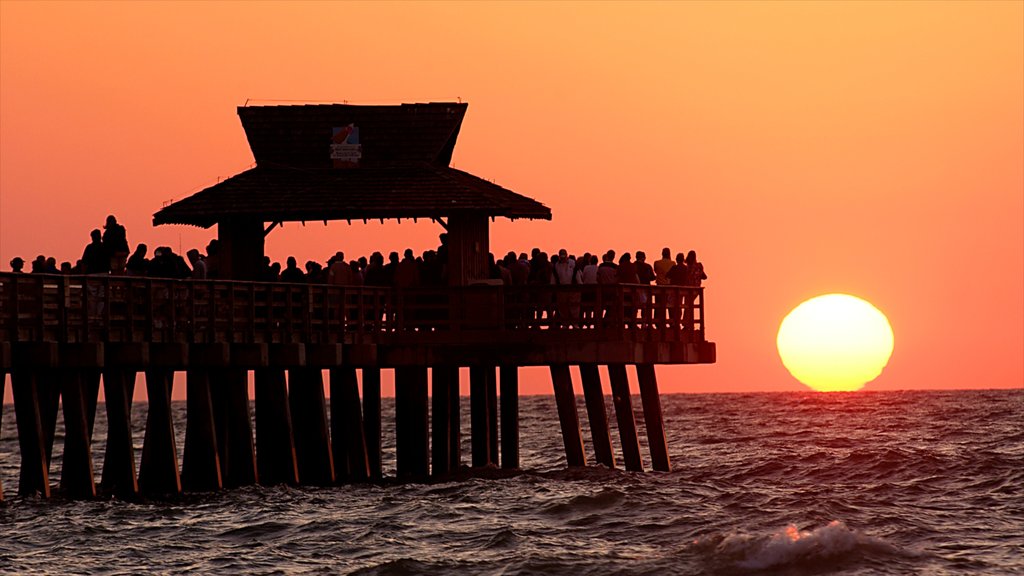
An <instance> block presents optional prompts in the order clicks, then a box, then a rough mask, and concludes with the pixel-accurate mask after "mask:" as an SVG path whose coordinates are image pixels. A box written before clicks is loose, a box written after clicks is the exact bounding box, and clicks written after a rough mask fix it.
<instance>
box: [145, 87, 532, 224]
mask: <svg viewBox="0 0 1024 576" xmlns="http://www.w3.org/2000/svg"><path fill="white" fill-rule="evenodd" d="M466 107H467V104H465V103H450V102H448V103H445V102H441V103H429V104H402V105H398V106H353V105H347V104H321V105H303V106H248V107H240V108H239V109H238V115H239V117H240V118H241V120H242V126H243V128H244V129H245V133H246V137H247V138H248V140H249V147H250V148H251V149H252V152H253V156H254V157H255V159H256V167H255V168H252V169H249V170H246V171H244V172H242V173H240V174H237V175H235V176H232V177H231V178H228V179H227V180H224V181H222V182H220V183H218V184H216V185H213V186H210V187H209V188H206V189H204V190H201V191H200V192H197V193H195V194H193V195H192V196H189V197H188V198H185V199H183V200H180V201H178V202H175V203H173V204H170V205H168V206H166V207H164V208H163V209H161V210H160V211H159V212H157V213H156V214H155V215H154V216H153V223H154V224H156V225H159V224H192V225H196V226H202V227H204V228H207V227H210V226H212V225H213V224H216V223H217V222H219V221H223V220H226V219H232V218H240V217H241V218H253V219H262V220H263V221H264V222H277V221H299V220H302V221H316V220H339V219H371V218H373V219H378V218H441V217H446V216H448V215H451V214H453V213H469V212H472V213H477V214H480V213H483V214H485V215H487V216H491V217H496V216H503V217H507V218H539V219H550V218H551V210H550V209H549V208H547V207H546V206H544V205H543V204H541V203H540V202H537V201H536V200H533V199H531V198H527V197H525V196H522V195H520V194H516V193H515V192H512V191H511V190H508V189H506V188H503V187H501V186H498V185H497V184H494V183H492V182H489V181H487V180H484V179H482V178H478V177H476V176H474V175H472V174H469V173H466V172H463V171H461V170H456V169H454V168H451V167H449V164H450V162H451V158H452V152H453V151H454V148H455V142H456V140H457V138H458V134H459V129H460V128H461V126H462V119H463V117H464V116H465V113H466ZM346 126H353V127H357V128H358V132H357V141H358V145H359V147H358V152H357V156H358V157H357V159H356V160H355V161H354V162H351V163H348V164H345V165H343V166H338V165H337V164H336V162H335V160H332V157H331V153H332V136H333V135H334V133H337V132H338V129H339V128H344V127H346Z"/></svg>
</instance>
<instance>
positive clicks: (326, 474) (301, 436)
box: [288, 368, 335, 486]
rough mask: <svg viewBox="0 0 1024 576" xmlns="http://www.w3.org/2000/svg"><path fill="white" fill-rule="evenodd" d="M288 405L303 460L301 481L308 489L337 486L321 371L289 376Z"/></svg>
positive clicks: (293, 372) (305, 370) (303, 370)
mask: <svg viewBox="0 0 1024 576" xmlns="http://www.w3.org/2000/svg"><path fill="white" fill-rule="evenodd" d="M288 402H289V405H290V407H291V411H292V426H293V429H294V432H295V453H296V455H297V456H298V460H299V481H300V482H301V483H302V484H305V485H315V486H326V485H328V484H333V483H334V478H335V476H334V455H333V451H332V450H331V438H330V433H329V432H328V427H327V408H326V404H327V402H326V400H325V399H324V380H323V374H322V373H321V372H320V369H319V368H292V369H291V370H290V371H289V372H288Z"/></svg>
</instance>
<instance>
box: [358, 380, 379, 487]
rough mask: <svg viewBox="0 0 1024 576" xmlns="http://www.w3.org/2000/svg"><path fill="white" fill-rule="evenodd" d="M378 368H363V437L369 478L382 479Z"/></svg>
mask: <svg viewBox="0 0 1024 576" xmlns="http://www.w3.org/2000/svg"><path fill="white" fill-rule="evenodd" d="M380 419H381V411H380V368H376V367H374V368H363V435H364V437H365V438H366V460H367V463H368V464H369V466H370V478H373V479H375V480H379V479H380V478H383V477H384V470H383V467H382V465H381V448H380Z"/></svg>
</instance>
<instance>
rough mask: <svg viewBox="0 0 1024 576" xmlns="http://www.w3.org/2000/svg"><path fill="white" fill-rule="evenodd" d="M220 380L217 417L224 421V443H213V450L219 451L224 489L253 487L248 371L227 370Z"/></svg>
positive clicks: (252, 447)
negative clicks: (221, 398)
mask: <svg viewBox="0 0 1024 576" xmlns="http://www.w3.org/2000/svg"><path fill="white" fill-rule="evenodd" d="M221 378H222V379H223V381H222V382H220V386H222V387H223V389H224V395H225V398H224V400H225V404H224V408H223V410H222V411H220V412H219V413H218V416H219V417H220V419H221V420H223V421H224V427H223V428H222V429H223V430H224V431H225V434H226V438H225V441H224V442H217V447H218V448H219V449H220V455H221V477H222V478H223V480H224V487H225V488H234V487H238V486H249V485H251V484H256V483H257V482H258V481H259V475H258V474H257V473H256V446H255V444H254V442H253V435H252V415H251V413H250V412H249V372H248V370H244V369H238V368H229V369H227V370H225V371H224V372H223V375H222V376H221ZM218 440H220V438H218Z"/></svg>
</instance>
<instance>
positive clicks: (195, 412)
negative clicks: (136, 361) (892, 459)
mask: <svg viewBox="0 0 1024 576" xmlns="http://www.w3.org/2000/svg"><path fill="white" fill-rule="evenodd" d="M185 394H186V406H187V412H186V419H185V453H184V454H183V455H182V458H181V488H182V490H185V491H186V492H211V491H215V490H220V489H221V488H223V487H224V481H223V478H222V476H221V466H220V454H219V451H218V449H217V427H216V425H215V423H214V416H213V400H212V399H211V396H210V371H209V370H206V369H203V368H192V369H190V370H188V371H187V372H186V374H185Z"/></svg>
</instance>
